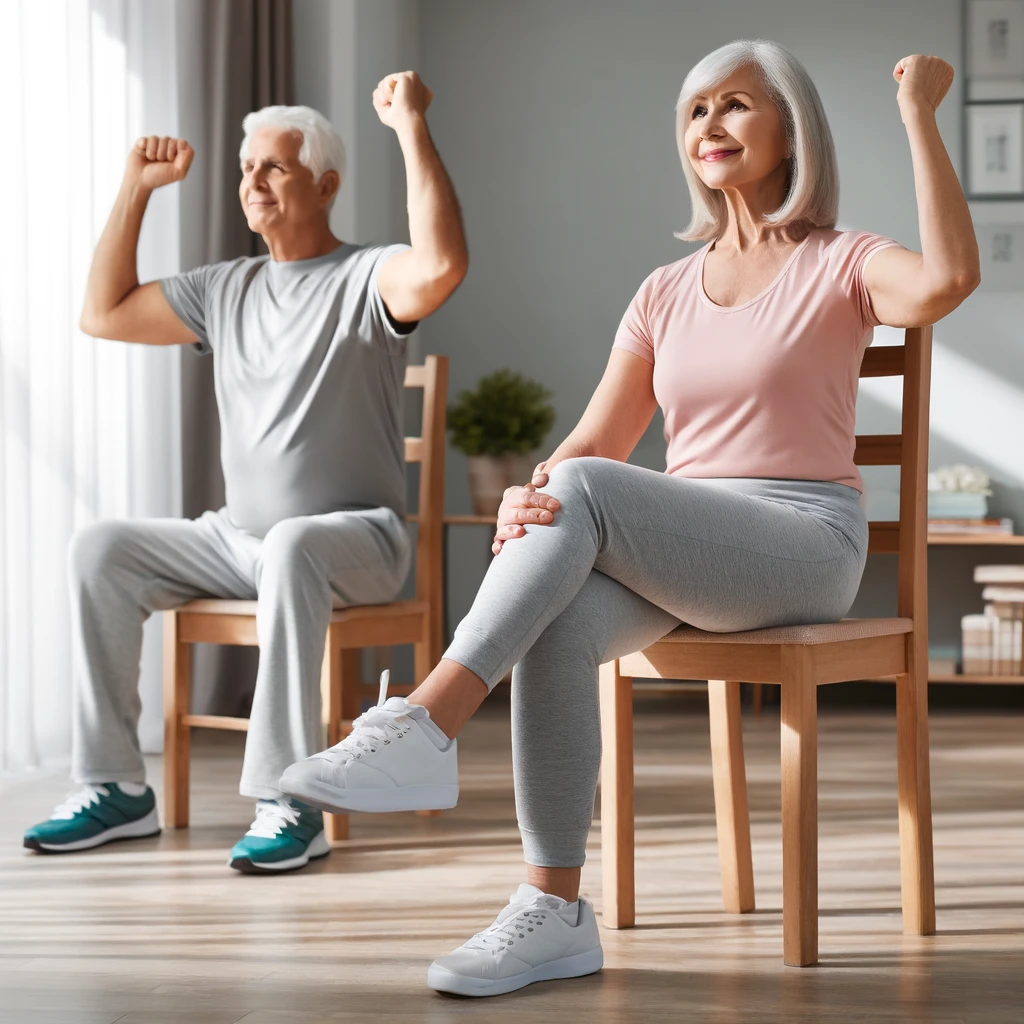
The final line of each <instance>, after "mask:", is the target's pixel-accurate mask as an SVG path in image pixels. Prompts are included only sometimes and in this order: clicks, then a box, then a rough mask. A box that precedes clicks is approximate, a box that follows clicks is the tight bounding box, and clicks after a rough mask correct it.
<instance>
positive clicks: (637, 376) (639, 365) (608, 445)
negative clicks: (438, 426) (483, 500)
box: [491, 349, 658, 554]
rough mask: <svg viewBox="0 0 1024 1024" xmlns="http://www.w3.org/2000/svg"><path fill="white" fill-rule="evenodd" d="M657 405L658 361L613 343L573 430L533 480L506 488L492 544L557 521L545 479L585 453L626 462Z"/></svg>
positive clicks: (495, 549)
mask: <svg viewBox="0 0 1024 1024" xmlns="http://www.w3.org/2000/svg"><path fill="white" fill-rule="evenodd" d="M657 407H658V400H657V399H656V398H655V397H654V365H653V364H652V363H649V362H647V360H646V359H641V357H640V356H637V355H634V354H633V353H632V352H625V351H623V350H622V349H612V354H611V356H610V357H609V358H608V365H607V366H606V367H605V371H604V376H603V377H602V378H601V383H600V384H598V385H597V389H596V390H595V391H594V394H593V395H592V396H591V399H590V402H589V403H588V404H587V408H586V409H585V410H584V412H583V415H582V416H581V417H580V421H579V423H577V424H576V426H575V427H574V428H573V431H572V433H571V434H569V436H568V437H567V438H566V439H565V440H564V441H563V442H562V443H561V444H560V445H559V446H558V447H557V448H556V449H555V450H554V452H553V453H552V455H551V456H550V457H549V458H548V459H546V460H545V461H544V462H542V463H541V464H540V465H539V466H538V467H537V468H536V469H535V470H534V476H533V482H532V483H530V484H527V485H526V486H524V487H510V488H509V489H508V491H506V492H505V498H504V500H503V501H502V503H501V507H500V508H499V509H498V529H497V532H496V533H495V534H494V542H493V544H492V545H491V550H492V551H493V552H494V553H495V554H498V552H499V551H501V546H502V544H504V542H505V541H507V540H514V539H515V538H516V537H521V536H522V535H523V532H524V529H523V527H524V526H525V524H527V523H540V524H546V523H550V522H552V521H553V519H554V513H555V512H557V511H558V508H559V503H558V501H556V500H555V499H554V498H551V497H549V496H548V495H546V494H544V493H542V492H540V491H538V490H537V488H538V487H544V486H545V485H546V484H547V482H548V474H549V473H550V472H551V470H553V469H554V468H555V466H557V465H558V463H560V462H564V461H565V460H566V459H578V458H582V457H583V456H587V455H590V456H596V457H598V458H602V459H615V460H616V461H617V462H625V461H626V459H628V458H629V457H630V455H632V453H633V449H634V448H635V447H636V446H637V443H638V442H639V440H640V438H641V437H643V433H644V431H645V430H646V429H647V427H648V426H649V425H650V422H651V417H652V416H653V415H654V410H655V409H657Z"/></svg>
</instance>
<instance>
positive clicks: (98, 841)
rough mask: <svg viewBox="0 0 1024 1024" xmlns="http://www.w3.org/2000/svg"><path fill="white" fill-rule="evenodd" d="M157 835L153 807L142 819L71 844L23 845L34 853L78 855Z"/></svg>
mask: <svg viewBox="0 0 1024 1024" xmlns="http://www.w3.org/2000/svg"><path fill="white" fill-rule="evenodd" d="M158 835H160V819H159V817H157V813H156V808H155V807H154V808H153V810H151V811H150V812H149V814H147V815H146V816H145V817H144V818H139V819H138V820H137V821H128V822H125V824H123V825H115V826H114V827H113V828H108V829H106V830H104V831H103V832H100V833H98V834H97V835H94V836H89V838H88V839H76V840H75V841H74V842H71V843H42V842H40V841H39V840H38V839H26V840H25V843H24V845H25V849H27V850H35V852H36V853H78V852H79V851H80V850H91V849H93V848H94V847H97V846H103V845H104V844H105V843H116V842H119V841H120V840H123V839H147V838H149V837H150V836H158Z"/></svg>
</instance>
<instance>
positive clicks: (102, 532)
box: [68, 519, 131, 580]
mask: <svg viewBox="0 0 1024 1024" xmlns="http://www.w3.org/2000/svg"><path fill="white" fill-rule="evenodd" d="M130 530H131V527H130V524H128V523H125V522H122V521H119V520H116V519H110V520H105V521H103V522H99V523H90V524H89V525H88V526H83V527H82V528H81V529H79V530H76V531H75V533H74V534H73V536H72V537H71V543H70V545H69V547H68V565H69V567H70V570H71V575H72V576H73V578H75V579H79V580H89V579H95V578H96V577H98V576H100V575H102V574H103V573H104V572H106V571H109V569H110V567H111V566H112V565H114V564H115V563H116V562H117V561H118V559H119V558H121V557H123V555H124V554H125V552H126V550H127V547H128V539H129V533H130Z"/></svg>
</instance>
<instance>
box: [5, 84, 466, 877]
mask: <svg viewBox="0 0 1024 1024" xmlns="http://www.w3.org/2000/svg"><path fill="white" fill-rule="evenodd" d="M430 100H431V93H430V90H429V89H427V88H426V86H424V85H423V83H422V82H421V81H420V79H419V77H418V76H417V75H416V74H415V72H411V71H410V72H402V73H400V74H394V75H390V76H388V77H387V78H385V79H384V80H383V81H382V82H381V83H380V85H379V86H378V87H377V89H376V90H375V91H374V94H373V103H374V107H375V109H376V111H377V114H378V116H379V117H380V120H381V121H382V122H383V123H384V124H385V125H387V126H389V127H390V128H392V129H394V131H395V132H396V134H397V136H398V140H399V143H400V145H401V147H402V152H403V155H404V158H405V164H406V173H407V178H408V207H409V235H410V239H411V243H412V244H411V246H405V245H392V246H386V247H381V246H360V245H354V244H350V243H346V242H341V241H339V240H338V239H337V238H336V237H335V236H334V235H333V234H332V233H331V229H330V226H329V223H328V215H329V212H330V209H331V205H332V204H333V202H334V199H335V196H336V195H337V192H338V189H339V187H340V185H341V180H342V175H343V174H344V162H345V151H344V146H343V145H342V142H341V139H340V138H339V137H338V135H337V133H336V132H335V131H334V130H333V129H332V127H331V126H330V124H329V123H328V122H327V121H326V120H325V119H324V118H323V117H322V116H321V115H320V114H318V113H317V112H316V111H314V110H311V109H309V108H308V107H267V108H265V109H263V110H259V111H256V112H255V113H252V114H250V115H249V116H248V117H247V118H246V119H245V121H244V124H243V128H244V131H245V138H244V141H243V142H242V148H241V153H240V156H241V163H242V182H241V186H240V188H239V198H240V200H241V203H242V209H243V211H244V212H245V215H246V218H247V219H248V223H249V227H250V228H251V229H252V230H253V231H255V232H258V233H259V234H260V235H262V236H263V239H264V241H265V242H266V244H267V248H268V249H269V251H270V255H269V257H267V256H259V257H249V258H242V259H237V260H230V261H227V262H224V263H217V264H214V265H212V266H206V267H199V268H198V269H196V270H192V271H189V272H188V273H185V274H179V275H178V276H176V277H171V278H168V279H166V280H163V281H158V282H152V283H149V284H143V285H140V284H139V281H138V276H137V273H136V262H135V253H136V248H137V245H138V240H139V230H140V227H141V225H142V218H143V215H144V213H145V210H146V205H147V203H148V201H149V197H150V195H151V194H152V192H153V190H154V189H156V188H160V187H161V186H163V185H169V184H171V183H172V182H175V181H180V180H181V179H182V178H184V177H185V175H186V174H187V173H188V169H189V165H190V164H191V163H192V158H193V155H194V154H193V150H192V149H191V147H190V146H189V145H188V143H187V142H185V141H184V140H183V139H169V138H156V137H151V138H148V139H140V140H139V141H138V143H137V144H136V145H135V147H134V148H133V150H132V152H131V154H130V156H129V158H128V168H127V171H126V173H125V178H124V183H123V185H122V188H121V191H120V194H119V195H118V198H117V201H116V203H115V205H114V209H113V211H112V213H111V215H110V219H109V221H108V223H107V226H106V229H105V230H104V232H103V235H102V237H101V238H100V241H99V244H98V245H97V247H96V253H95V257H94V259H93V265H92V270H91V273H90V276H89V281H88V286H87V290H86V299H85V308H84V311H83V313H82V319H81V327H82V330H83V331H85V333H87V334H91V335H94V336H95V337H99V338H112V339H118V340H121V341H127V342H137V343H142V344H150V345H195V346H196V348H197V349H198V350H199V351H200V352H202V353H212V355H213V360H214V363H213V365H214V376H215V381H216V392H217V404H218V408H219V414H220V421H221V428H222V443H221V461H222V465H223V469H224V479H225V484H226V491H227V503H226V505H225V507H224V508H222V509H220V510H218V511H210V512H206V513H205V514H204V515H202V516H201V517H200V518H199V519H196V520H177V519H161V520H136V521H126V522H104V523H97V524H95V525H93V526H90V527H87V528H86V529H84V530H82V531H81V532H80V533H78V534H77V535H76V537H75V538H74V539H73V541H72V545H71V551H70V576H71V587H72V595H71V599H72V623H73V625H72V628H73V630H74V657H75V663H74V684H75V686H74V689H75V705H74V719H75V731H74V754H73V776H74V779H75V782H76V783H79V784H80V785H81V789H80V790H79V791H78V792H76V793H74V794H73V795H72V796H70V797H69V798H68V800H67V801H66V802H65V803H63V804H62V805H61V806H60V807H58V808H57V809H56V811H55V812H54V813H53V816H52V817H51V818H49V819H48V820H47V821H45V822H43V823H42V824H40V825H37V826H35V827H34V828H31V829H29V830H28V832H27V833H26V834H25V845H26V846H27V847H29V848H30V849H33V850H37V851H40V852H67V851H73V850H82V849H87V848H90V847H94V846H98V845H100V844H101V843H106V842H109V841H110V840H113V839H128V838H136V837H141V836H150V835H154V834H155V833H157V832H158V831H159V825H158V821H157V815H156V808H155V801H154V796H153V791H152V789H150V788H149V786H147V785H146V781H145V771H144V767H143V761H142V757H141V755H140V752H139V742H138V736H137V722H138V716H139V709H140V703H139V696H138V672H139V655H140V649H141V643H142V625H143V622H144V620H145V619H146V617H147V616H148V615H149V614H150V613H151V612H153V611H156V610H159V609H166V608H172V607H174V606H176V605H179V604H182V603H184V602H185V601H188V600H190V599H191V598H194V597H199V596H204V595H205V596H213V597H220V598H246V599H254V598H258V602H259V604H258V612H257V628H258V632H259V638H260V666H259V674H258V676H257V680H256V692H255V697H254V699H253V706H252V712H251V717H250V722H249V734H248V739H247V743H246V750H245V759H244V763H243V767H242V778H241V784H240V787H239V788H240V792H241V793H242V794H243V795H244V796H249V797H253V798H254V799H255V800H256V801H257V804H256V820H255V821H254V822H253V825H252V828H251V829H250V830H249V832H248V833H247V834H246V835H245V836H243V837H242V839H241V840H240V841H239V842H238V843H237V844H236V845H235V847H234V848H233V849H232V851H231V855H230V859H229V863H230V865H231V866H232V867H234V868H237V869H238V870H242V871H252V872H280V871H284V870H291V869H294V868H300V867H303V866H304V865H306V864H307V863H308V862H309V860H310V859H311V858H314V857H320V856H324V855H326V854H327V852H328V846H327V843H326V842H325V840H324V836H323V824H322V820H321V815H320V812H319V811H316V810H314V809H312V808H310V807H308V806H306V805H305V804H302V803H300V802H298V801H294V800H290V799H288V798H287V797H285V796H284V794H282V792H281V790H280V789H279V788H278V780H279V778H280V776H281V774H282V771H283V770H284V768H285V767H286V766H288V765H290V764H291V763H292V762H294V761H298V760H301V759H302V758H305V757H307V756H309V755H310V754H312V753H313V752H314V751H315V750H316V749H317V747H318V745H319V741H320V725H319V722H320V716H319V674H320V662H321V658H322V654H323V643H324V635H325V631H326V627H327V622H328V619H329V617H330V613H331V608H332V606H334V607H339V606H344V605H353V604H374V603H381V602H386V601H391V600H393V599H394V598H395V597H396V596H397V594H398V592H399V590H400V588H401V586H402V584H403V581H404V580H405V577H406V574H407V572H408V568H409V562H410V544H409V539H408V536H407V533H406V528H405V523H404V504H405V473H404V450H403V440H402V428H401V407H402V394H403V391H402V385H403V379H404V373H405V364H406V341H407V336H408V334H409V333H410V332H411V331H412V329H413V328H414V327H415V325H416V323H417V322H418V321H419V320H422V319H423V318H424V317H426V316H429V315H430V314H431V313H433V312H434V310H436V309H437V308H438V307H439V306H440V305H441V304H442V303H443V302H444V301H445V300H446V299H447V298H448V296H449V295H451V294H452V292H453V291H454V290H455V289H456V287H458V285H459V283H460V282H461V280H462V279H463V277H464V276H465V273H466V268H467V253H466V243H465V238H464V235H463V230H462V224H461V217H460V213H459V207H458V201H457V199H456V197H455V193H454V191H453V189H452V186H451V183H450V181H449V180H448V177H447V175H446V173H445V170H444V167H443V166H442V164H441V160H440V158H439V157H438V154H437V151H436V150H435V148H434V145H433V143H432V141H431V139H430V135H429V133H428V131H427V125H426V121H425V111H426V109H427V107H428V105H429V103H430Z"/></svg>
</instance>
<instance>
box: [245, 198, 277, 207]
mask: <svg viewBox="0 0 1024 1024" xmlns="http://www.w3.org/2000/svg"><path fill="white" fill-rule="evenodd" d="M249 205H250V206H276V205H277V202H276V200H273V199H268V200H260V199H257V200H256V201H255V202H254V201H253V200H252V199H250V200H249Z"/></svg>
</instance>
